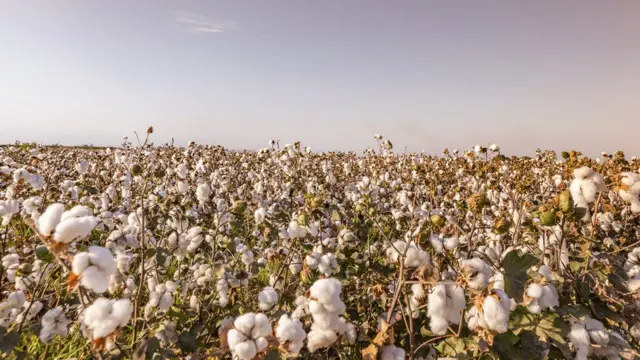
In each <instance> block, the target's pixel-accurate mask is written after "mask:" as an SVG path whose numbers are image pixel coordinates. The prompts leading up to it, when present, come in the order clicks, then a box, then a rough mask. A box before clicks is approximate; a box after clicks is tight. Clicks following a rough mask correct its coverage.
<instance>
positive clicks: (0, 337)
mask: <svg viewBox="0 0 640 360" xmlns="http://www.w3.org/2000/svg"><path fill="white" fill-rule="evenodd" d="M6 331H7V329H6V328H4V327H2V326H0V354H9V353H11V352H12V351H13V349H14V348H15V347H16V345H18V342H19V341H20V333H18V332H16V331H9V332H6Z"/></svg>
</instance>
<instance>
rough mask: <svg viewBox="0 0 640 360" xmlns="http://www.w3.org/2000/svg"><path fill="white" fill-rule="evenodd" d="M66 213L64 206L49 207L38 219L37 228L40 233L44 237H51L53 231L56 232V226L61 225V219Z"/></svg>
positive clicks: (56, 204)
mask: <svg viewBox="0 0 640 360" xmlns="http://www.w3.org/2000/svg"><path fill="white" fill-rule="evenodd" d="M63 212H64V205H62V204H58V203H55V204H51V205H49V206H48V207H47V209H46V210H45V211H44V212H43V213H42V215H40V217H39V218H38V222H37V225H36V228H37V229H38V231H39V232H40V234H42V235H44V236H51V233H52V232H53V230H55V228H56V225H58V223H60V218H61V217H62V213H63Z"/></svg>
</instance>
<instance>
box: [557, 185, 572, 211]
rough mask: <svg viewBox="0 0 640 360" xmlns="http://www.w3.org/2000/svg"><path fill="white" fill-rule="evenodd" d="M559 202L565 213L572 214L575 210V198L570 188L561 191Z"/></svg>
mask: <svg viewBox="0 0 640 360" xmlns="http://www.w3.org/2000/svg"><path fill="white" fill-rule="evenodd" d="M558 203H559V204H560V210H562V212H563V213H565V214H570V213H572V212H573V198H572V197H571V193H569V191H568V190H565V191H563V192H562V193H560V196H559V197H558Z"/></svg>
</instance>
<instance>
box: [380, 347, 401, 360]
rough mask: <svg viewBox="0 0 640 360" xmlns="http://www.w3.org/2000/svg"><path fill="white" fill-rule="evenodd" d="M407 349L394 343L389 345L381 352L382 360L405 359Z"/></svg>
mask: <svg viewBox="0 0 640 360" xmlns="http://www.w3.org/2000/svg"><path fill="white" fill-rule="evenodd" d="M404 359H405V351H404V349H403V348H399V347H396V346H394V345H387V346H385V347H383V348H382V352H381V353H380V360H404Z"/></svg>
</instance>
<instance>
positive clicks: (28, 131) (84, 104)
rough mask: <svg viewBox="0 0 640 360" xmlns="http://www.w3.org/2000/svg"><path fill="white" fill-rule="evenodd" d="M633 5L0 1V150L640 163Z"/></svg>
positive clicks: (639, 7)
mask: <svg viewBox="0 0 640 360" xmlns="http://www.w3.org/2000/svg"><path fill="white" fill-rule="evenodd" d="M638 19H640V1H637V0H612V1H604V0H565V1H545V0H541V1H533V0H532V1H517V0H500V1H498V0H491V1H489V0H486V1H485V0H478V1H461V0H460V1H457V0H448V1H428V0H419V1H418V0H416V1H412V0H406V1H405V0H388V1H374V0H348V1H345V0H316V1H304V0H254V1H243V0H229V1H222V0H209V1H204V0H203V1H195V0H193V1H167V0H156V1H141V0H140V1H122V0H120V1H98V0H93V1H92V0H77V1H65V0H58V1H51V0H46V1H45V0H42V1H35V0H34V1H28V0H25V1H18V0H0V46H1V48H0V49H1V50H0V143H7V142H13V141H15V140H16V139H17V140H21V141H31V140H35V141H39V142H45V143H66V144H78V143H79V144H82V143H94V144H104V145H116V144H118V143H119V141H120V139H121V137H122V136H123V135H127V134H131V131H132V130H134V129H137V130H140V131H144V128H145V127H146V126H147V125H149V124H153V125H154V126H155V128H156V134H155V136H154V138H155V141H156V142H157V143H162V142H166V141H169V140H170V138H171V137H175V138H176V141H177V142H178V143H186V142H187V141H189V140H195V141H197V142H207V143H217V144H222V145H225V146H228V147H231V148H259V147H262V146H266V144H267V141H268V140H269V139H272V138H279V139H281V141H282V143H285V142H293V141H295V140H301V141H302V142H303V143H306V144H309V145H310V146H311V147H312V148H314V149H317V150H326V149H343V150H344V149H355V150H360V149H364V148H366V147H367V146H370V145H373V144H374V142H373V140H372V136H373V134H374V133H381V134H383V135H385V136H386V137H388V138H390V139H391V140H392V141H393V142H394V143H395V145H396V147H397V148H400V149H403V148H404V146H408V148H409V149H410V150H418V151H419V150H421V149H425V150H426V151H429V152H437V151H440V150H442V149H443V148H445V147H449V148H454V147H459V148H466V147H470V146H472V145H474V144H476V143H486V142H489V141H491V142H497V143H499V144H501V145H502V147H503V149H504V150H506V152H508V153H519V154H523V153H524V154H526V153H529V154H530V153H532V152H533V151H534V150H535V148H536V147H543V148H553V149H557V150H560V149H566V148H570V147H572V148H579V149H582V150H583V151H586V152H589V153H597V152H599V151H601V150H608V151H612V150H616V149H623V150H625V151H627V152H628V153H629V154H630V155H640V142H639V141H638V134H640V119H639V114H640V20H638Z"/></svg>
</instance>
